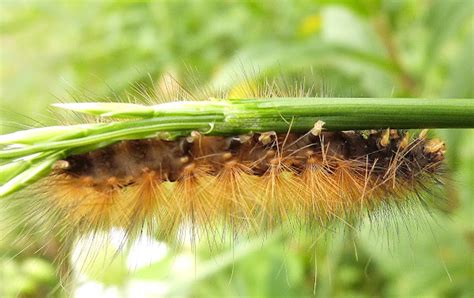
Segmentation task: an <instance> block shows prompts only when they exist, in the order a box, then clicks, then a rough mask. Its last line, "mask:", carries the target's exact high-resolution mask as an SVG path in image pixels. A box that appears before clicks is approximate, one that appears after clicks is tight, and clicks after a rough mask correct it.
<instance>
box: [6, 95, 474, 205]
mask: <svg viewBox="0 0 474 298" xmlns="http://www.w3.org/2000/svg"><path fill="white" fill-rule="evenodd" d="M59 107H61V108H66V109H70V110H74V111H77V112H82V113H87V114H92V115H96V116H102V117H110V116H113V117H114V118H133V119H131V120H125V121H117V122H110V123H97V124H88V125H72V126H55V127H49V128H39V129H32V130H26V131H19V132H15V133H12V134H8V135H2V136H0V144H2V145H4V146H5V148H4V149H2V150H0V159H3V164H2V165H1V169H3V170H4V171H5V172H6V174H7V175H5V177H4V178H3V179H1V180H0V181H1V184H2V185H0V197H3V196H7V195H9V194H11V193H13V192H15V191H17V190H18V189H21V188H23V187H25V186H27V185H29V184H31V183H33V182H34V181H36V180H37V179H39V178H40V177H42V176H45V175H47V174H48V173H49V172H50V170H51V167H52V165H53V164H54V162H55V161H56V160H58V159H60V158H64V157H65V156H69V155H73V154H79V153H83V152H89V151H92V150H96V149H98V148H102V147H105V146H108V145H110V144H113V143H115V142H118V141H121V140H130V139H144V138H161V139H172V138H175V137H178V136H186V135H188V134H189V133H190V132H191V131H193V130H197V131H200V132H201V133H203V134H209V135H236V134H244V133H252V132H266V131H275V132H277V133H285V132H288V130H290V129H291V131H292V132H307V131H309V130H310V129H312V128H313V127H314V124H315V123H316V122H318V121H323V122H324V123H325V124H324V127H323V129H325V130H336V131H337V130H355V129H357V130H364V129H384V128H396V129H410V128H474V100H473V99H435V100H431V99H414V98H377V99H375V98H266V99H230V100H209V101H181V102H171V103H165V104H159V105H155V106H144V105H136V104H120V103H110V104H108V103H86V104H81V103H74V104H61V105H60V106H59ZM137 118H138V119H137Z"/></svg>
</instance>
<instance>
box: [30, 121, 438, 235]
mask: <svg viewBox="0 0 474 298" xmlns="http://www.w3.org/2000/svg"><path fill="white" fill-rule="evenodd" d="M407 138H408V133H407V132H403V131H396V130H375V131H371V132H369V133H366V132H360V131H345V132H325V131H322V132H319V133H317V134H313V133H306V134H297V133H291V132H289V133H286V134H276V133H273V132H268V133H255V134H253V135H250V136H245V137H242V136H227V137H226V136H221V137H218V136H205V135H201V134H199V133H193V134H191V135H190V136H189V137H181V138H177V139H175V140H161V139H142V140H124V141H121V142H119V143H116V144H113V145H110V146H108V147H105V148H102V149H98V150H93V151H91V152H88V153H83V154H78V155H72V156H69V157H67V158H65V159H63V160H60V161H58V162H57V163H56V166H55V167H54V170H53V173H52V174H51V175H50V176H49V177H47V178H45V179H43V180H41V181H40V182H37V184H36V185H35V186H34V189H31V188H30V190H29V191H30V193H33V194H34V195H35V196H36V197H38V198H39V199H40V200H43V202H44V204H45V205H47V206H48V208H49V211H48V214H54V217H58V218H62V220H60V221H58V222H55V223H54V228H60V229H65V230H68V229H69V230H74V231H76V232H75V233H76V236H77V235H84V234H87V233H89V232H91V231H107V230H110V229H112V228H121V229H124V230H125V231H127V237H130V239H133V238H134V237H138V236H139V235H140V234H141V233H143V231H147V233H149V234H150V235H155V236H156V235H158V236H159V237H160V238H164V239H172V238H175V237H177V233H178V231H179V228H180V227H182V226H183V225H186V224H189V225H191V226H192V227H193V233H195V235H194V236H195V237H201V236H207V237H211V238H212V237H216V236H217V235H218V234H219V233H220V232H219V229H222V228H223V227H225V228H228V229H231V230H232V231H233V233H235V234H244V233H246V232H249V233H250V232H262V231H269V230H272V229H274V228H275V227H278V226H280V225H282V224H285V223H287V224H289V225H294V224H297V223H301V224H304V223H313V224H314V223H318V224H320V225H325V224H327V223H329V222H331V221H333V220H337V221H345V220H348V219H349V218H350V217H352V216H354V215H357V214H362V213H364V212H370V211H371V210H374V209H375V208H376V207H378V206H381V205H384V204H387V203H391V202H392V201H403V200H404V199H406V198H407V197H409V195H410V193H422V192H423V190H422V189H423V188H424V185H425V184H430V183H434V179H436V177H437V176H439V175H440V173H441V169H442V160H443V156H444V152H445V147H444V143H443V142H442V141H440V140H437V139H426V137H422V138H417V139H414V140H412V141H410V142H408V141H407ZM432 180H433V181H432Z"/></svg>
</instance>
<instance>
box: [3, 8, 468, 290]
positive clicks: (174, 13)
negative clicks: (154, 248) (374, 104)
mask: <svg viewBox="0 0 474 298" xmlns="http://www.w3.org/2000/svg"><path fill="white" fill-rule="evenodd" d="M0 40H1V46H0V80H1V86H0V88H1V89H0V90H1V93H0V113H1V120H2V123H3V125H2V133H6V132H9V131H11V130H15V129H18V128H19V127H20V125H19V123H22V124H28V125H35V124H36V123H37V122H40V123H44V124H48V123H52V122H53V121H54V119H49V118H47V117H44V116H42V115H44V111H45V110H46V109H47V107H48V105H49V104H50V103H52V102H54V101H57V100H58V98H59V99H61V100H64V101H68V100H72V99H73V98H72V97H80V98H89V99H91V100H99V99H105V98H113V97H115V96H125V94H126V92H127V90H130V86H131V85H134V84H145V85H148V86H150V85H151V83H152V82H157V83H159V82H160V80H161V78H162V76H163V75H164V74H166V73H170V74H172V75H173V76H174V77H176V78H177V80H178V81H180V82H181V83H182V84H183V85H185V86H190V88H191V89H192V88H195V87H196V86H194V82H195V81H194V79H192V78H191V76H189V72H193V73H194V76H197V77H198V79H199V80H200V81H203V82H205V83H206V84H209V85H211V86H216V87H221V88H232V87H234V86H238V85H239V83H241V81H242V80H243V79H247V80H258V79H261V78H262V77H265V76H279V75H283V76H288V77H292V76H299V77H305V79H306V80H307V81H308V82H310V83H311V84H314V85H315V88H318V89H319V90H321V91H322V92H323V94H328V93H329V94H334V95H338V96H346V95H351V96H361V97H362V96H364V97H385V96H394V97H397V96H409V97H444V98H450V97H451V98H453V97H466V98H473V97H474V90H473V84H472V81H473V78H474V76H473V69H474V59H473V58H474V57H473V53H474V51H473V50H474V49H473V46H474V3H473V2H472V1H471V0H450V1H448V0H422V1H409V0H361V1H358V0H320V1H309V0H303V1H297V2H296V1H191V0H189V1H178V0H177V1H171V0H170V1H148V2H129V1H53V0H43V1H14V0H4V1H2V2H1V3H0ZM194 70H197V72H195V71H194ZM438 133H439V134H440V135H441V136H442V137H444V138H445V139H446V141H447V145H448V148H449V153H448V158H449V160H448V161H449V165H450V169H451V170H452V171H451V172H450V176H451V177H450V178H451V179H450V180H449V181H450V182H448V184H447V187H446V188H447V191H446V196H447V197H448V203H449V204H448V205H449V206H450V208H447V209H446V210H445V213H447V214H442V215H433V216H434V219H436V220H427V221H426V223H424V224H420V223H419V222H417V223H409V221H406V222H405V219H404V218H399V219H397V221H401V222H402V224H400V225H396V226H394V228H393V231H392V232H387V231H388V230H389V228H386V230H384V229H383V228H381V229H374V228H373V224H370V223H367V224H364V225H362V226H361V228H360V231H357V233H354V232H347V231H346V232H345V233H343V232H339V233H334V234H333V233H328V232H327V231H326V232H324V231H319V230H317V231H316V230H315V231H312V233H310V235H309V234H308V233H302V234H303V235H299V234H298V235H295V234H288V233H282V235H280V236H278V237H275V238H272V239H271V240H269V239H267V240H263V239H256V240H252V241H257V242H256V243H259V244H258V245H256V244H255V243H253V242H252V243H253V244H252V243H250V244H246V243H245V241H241V243H237V244H235V246H230V247H229V248H228V249H227V250H226V249H222V251H220V250H219V251H214V250H213V251H211V252H209V250H206V249H198V251H197V254H196V255H194V254H193V253H192V252H191V251H190V248H189V247H181V248H176V249H174V248H173V253H169V254H167V255H166V256H165V257H164V258H161V259H160V260H157V261H155V262H153V263H152V265H151V266H150V267H145V268H143V269H138V270H135V271H134V272H133V273H132V274H131V275H126V276H125V275H124V273H123V272H124V270H122V269H120V268H119V269H117V268H118V267H117V266H119V267H120V266H122V267H123V266H125V263H126V262H125V261H123V260H120V262H116V263H117V264H118V265H117V264H114V265H113V266H112V267H111V268H113V269H114V270H112V269H110V270H109V271H108V272H107V280H102V283H100V281H101V279H100V278H94V279H96V282H95V283H93V282H92V283H89V284H87V285H86V284H83V283H77V284H75V285H73V286H72V289H70V290H71V291H73V290H74V288H75V289H76V294H77V295H78V296H81V295H84V296H89V297H92V296H91V295H93V294H90V293H102V294H103V295H106V294H110V295H113V294H114V293H115V294H116V295H119V294H118V293H121V294H122V295H125V296H127V295H128V296H130V297H132V296H133V297H137V296H144V297H146V296H153V295H154V294H157V293H158V294H160V293H161V294H163V293H164V292H166V291H170V289H171V290H173V291H176V292H174V294H175V295H178V296H183V295H184V296H195V297H206V296H237V295H242V296H258V297H272V296H285V297H287V296H303V295H312V294H313V287H314V288H315V289H316V290H315V291H316V295H317V296H320V297H333V296H337V297H347V296H372V297H373V296H376V297H382V296H383V297H385V296H395V297H409V296H420V297H421V296H422V297H472V295H473V293H474V287H473V284H472V279H473V277H474V269H473V268H474V264H473V250H474V228H473V222H472V218H473V215H474V209H473V208H474V207H473V205H474V204H473V198H474V190H473V185H474V154H473V152H474V144H473V142H472V140H473V139H474V132H473V131H472V130H470V131H452V130H450V131H447V130H443V131H439V132H438ZM2 216H8V215H6V214H3V215H2ZM417 217H418V215H415V216H414V218H415V219H417ZM415 221H416V220H415ZM0 230H1V231H5V227H1V229H0ZM320 234H322V235H323V237H322V239H320V240H319V241H315V239H317V238H318V237H319V236H320ZM42 240H43V239H41V237H39V238H38V239H31V240H30V241H31V242H33V243H37V248H39V247H40V246H41V245H42ZM43 241H44V240H43ZM20 243H21V242H20ZM249 245H250V247H249ZM252 245H253V246H252ZM314 252H316V254H315V253H314ZM0 254H1V256H2V257H1V258H0V268H1V269H0V296H1V297H14V296H23V297H41V296H44V295H45V293H53V295H55V296H56V295H58V296H61V295H64V294H61V290H59V289H60V287H59V286H58V284H59V279H58V278H57V277H56V275H55V274H54V270H55V269H56V270H58V268H55V266H56V265H55V263H54V262H53V260H54V258H55V255H54V249H52V252H51V250H50V251H49V253H47V254H45V256H44V257H42V258H39V257H38V256H37V255H36V254H35V250H34V249H33V250H32V249H29V250H26V251H22V249H21V245H18V244H12V243H10V242H8V241H7V240H5V239H4V238H3V237H2V238H0ZM216 255H217V256H216ZM219 255H220V256H219ZM99 259H100V258H99V257H98V259H97V260H96V262H95V263H96V264H99V265H98V266H103V263H104V262H105V261H102V263H101V261H100V260H99ZM179 260H184V261H183V262H184V263H185V264H187V265H186V266H188V267H186V266H185V267H183V268H184V269H182V270H181V271H177V273H176V272H174V271H173V269H172V268H174V267H173V266H176V263H177V261H179ZM186 260H187V261H186ZM178 263H179V262H178ZM120 264H121V265H120ZM183 270H184V271H183ZM173 272H174V273H173ZM173 274H174V275H173ZM173 280H175V281H174V282H173ZM176 281H179V283H178V284H176ZM315 281H316V283H315ZM105 285H107V287H106V286H105ZM94 291H95V292H94ZM102 294H100V295H102ZM96 295H99V294H96Z"/></svg>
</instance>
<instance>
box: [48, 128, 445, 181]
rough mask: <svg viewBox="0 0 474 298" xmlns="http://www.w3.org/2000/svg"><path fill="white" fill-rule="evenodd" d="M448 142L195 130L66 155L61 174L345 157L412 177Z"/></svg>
mask: <svg viewBox="0 0 474 298" xmlns="http://www.w3.org/2000/svg"><path fill="white" fill-rule="evenodd" d="M444 150H445V149H444V144H443V143H442V142H441V141H439V140H426V139H425V138H424V137H421V138H418V139H416V140H414V141H412V142H408V135H407V133H406V132H403V131H397V130H377V131H375V130H374V131H371V132H369V133H366V132H359V131H345V132H322V133H321V134H319V135H314V134H312V133H307V134H294V133H288V134H275V133H260V134H253V135H244V136H234V137H221V136H202V135H200V134H199V133H193V134H192V135H191V136H188V137H182V138H179V139H177V140H174V141H165V140H159V139H144V140H127V141H122V142H120V143H116V144H114V145H111V146H108V147H106V148H103V149H99V150H95V151H92V152H89V153H85V154H80V155H74V156H70V157H68V158H66V159H65V161H66V162H67V167H62V168H61V169H57V170H56V172H57V173H59V174H66V175H69V176H72V177H78V178H87V179H89V180H90V179H92V181H93V184H97V185H99V184H103V182H104V181H110V179H111V178H113V179H117V180H119V181H122V184H130V183H133V181H134V179H136V178H137V177H139V176H140V175H142V174H143V173H144V172H147V171H153V172H155V173H157V174H158V177H159V179H161V180H163V181H165V180H167V181H176V180H179V179H180V178H181V177H183V171H184V170H185V169H186V167H187V169H190V167H189V166H190V165H191V166H192V167H193V168H194V167H195V166H201V168H203V169H204V171H206V172H207V173H208V174H210V175H217V174H218V173H219V172H220V171H221V169H222V168H223V167H224V166H226V163H229V162H232V163H239V164H242V165H245V166H246V167H247V168H248V169H249V172H250V173H251V174H253V175H257V176H261V175H264V174H265V173H266V172H267V171H268V170H269V169H270V168H271V167H272V166H275V165H277V166H282V167H283V168H284V169H286V170H288V171H291V172H293V173H296V174H298V173H301V172H302V171H304V170H305V168H306V167H307V165H308V162H310V161H311V162H314V160H315V159H318V160H326V162H325V167H326V168H327V169H326V170H327V171H328V172H331V168H337V167H338V163H339V162H340V161H358V163H355V164H363V165H364V166H365V168H366V169H371V175H374V176H381V177H382V176H383V175H386V173H387V172H388V169H389V168H390V167H394V171H392V172H393V173H395V176H396V177H397V178H403V179H409V178H410V177H414V176H416V175H417V174H418V173H419V172H421V171H427V172H430V171H431V172H435V171H437V169H438V168H439V164H440V161H442V160H443V158H444ZM62 162H63V163H64V161H62Z"/></svg>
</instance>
